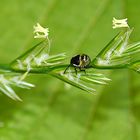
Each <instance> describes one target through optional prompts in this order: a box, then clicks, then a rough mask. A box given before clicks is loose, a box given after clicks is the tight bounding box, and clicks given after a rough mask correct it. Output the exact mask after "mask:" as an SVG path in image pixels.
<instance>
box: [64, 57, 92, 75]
mask: <svg viewBox="0 0 140 140" xmlns="http://www.w3.org/2000/svg"><path fill="white" fill-rule="evenodd" d="M90 62H91V59H90V57H89V56H88V55H86V54H81V55H80V54H78V55H76V56H74V57H72V58H71V60H70V65H68V66H67V68H66V69H65V71H64V74H65V73H66V71H67V70H68V68H69V67H70V66H72V67H74V69H75V73H76V74H77V68H78V69H79V70H80V71H84V72H86V71H85V69H86V68H89V67H90Z"/></svg>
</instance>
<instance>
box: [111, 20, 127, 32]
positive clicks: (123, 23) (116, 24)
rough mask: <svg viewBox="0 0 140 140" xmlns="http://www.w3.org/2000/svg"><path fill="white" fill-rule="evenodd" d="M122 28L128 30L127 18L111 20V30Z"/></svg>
mask: <svg viewBox="0 0 140 140" xmlns="http://www.w3.org/2000/svg"><path fill="white" fill-rule="evenodd" d="M122 27H126V28H129V25H128V23H127V18H125V19H116V18H113V20H112V28H113V29H115V28H122Z"/></svg>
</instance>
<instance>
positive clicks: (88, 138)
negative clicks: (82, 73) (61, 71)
mask: <svg viewBox="0 0 140 140" xmlns="http://www.w3.org/2000/svg"><path fill="white" fill-rule="evenodd" d="M139 4H140V1H138V0H133V1H132V0H124V1H121V0H117V1H113V0H98V1H93V0H76V1H75V0H71V1H70V0H69V1H66V0H61V1H58V0H39V1H37V0H36V1H33V0H29V1H25V0H11V1H8V0H5V1H4V0H2V1H1V4H0V9H1V10H0V11H1V12H0V19H1V23H0V31H1V39H0V47H1V48H0V50H1V51H0V62H1V63H9V62H11V61H12V60H13V59H15V58H16V57H17V56H19V54H22V53H23V51H24V50H27V49H28V48H29V47H31V46H32V42H33V39H32V38H33V35H32V27H33V25H34V24H35V23H36V22H40V23H41V24H42V25H44V26H46V27H49V28H50V34H51V39H52V53H60V52H67V53H68V54H69V56H68V59H67V63H68V62H69V58H71V56H73V55H74V54H77V53H81V52H84V53H86V54H88V55H89V56H90V57H91V58H94V57H95V56H96V55H97V53H99V51H100V50H101V49H102V48H103V47H104V46H105V45H106V44H107V43H108V42H109V41H110V39H111V38H112V37H113V36H114V35H115V34H116V31H114V30H112V28H111V24H112V23H111V21H112V17H116V18H124V17H127V18H128V21H129V25H130V26H131V27H134V32H133V34H132V37H131V40H132V41H138V40H140V37H139V34H140V26H139V18H138V17H139V15H140V11H139ZM108 76H109V77H111V78H112V83H111V84H110V85H109V86H102V87H100V89H99V90H98V91H97V95H91V94H87V93H85V92H83V91H81V90H79V89H76V88H74V87H71V88H70V89H65V88H64V83H63V82H62V81H59V80H57V79H56V78H52V77H50V76H48V75H38V76H35V75H33V76H31V77H30V78H28V81H29V82H32V83H34V84H36V87H35V88H33V89H32V90H29V91H28V90H26V89H24V90H23V89H22V90H21V89H18V88H17V89H16V91H17V93H19V94H20V96H21V97H22V99H23V102H15V101H12V100H11V99H9V98H8V97H6V96H4V95H2V96H0V140H17V139H18V140H25V139H27V140H32V139H33V140H39V139H40V140H56V139H57V140H63V139H64V140H65V139H67V140H93V139H96V140H103V139H104V140H124V139H127V140H138V139H140V110H139V108H140V86H139V83H140V80H139V76H140V75H138V74H137V73H134V72H132V71H128V70H121V71H118V70H117V71H115V70H114V71H110V73H109V75H108ZM24 93H25V94H24Z"/></svg>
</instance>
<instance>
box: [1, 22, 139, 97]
mask: <svg viewBox="0 0 140 140" xmlns="http://www.w3.org/2000/svg"><path fill="white" fill-rule="evenodd" d="M113 21H114V22H113V27H114V28H119V27H126V28H125V29H123V30H122V31H121V32H120V33H118V34H117V35H116V36H115V37H114V38H113V39H112V40H111V41H110V42H109V43H108V44H107V45H106V46H105V47H104V48H103V49H102V50H101V52H100V53H99V54H98V55H97V56H96V57H95V58H94V59H93V60H92V61H91V65H90V66H91V67H89V68H87V69H86V73H83V72H78V74H76V73H75V71H74V69H73V68H71V67H70V68H69V69H68V71H67V73H66V74H64V73H63V72H64V70H65V68H66V67H67V65H68V64H67V65H64V64H63V63H64V62H63V61H64V59H66V55H65V53H60V54H56V55H50V41H49V38H48V32H49V31H48V28H43V27H41V26H40V24H37V26H35V27H34V28H35V31H34V33H35V36H34V37H35V38H41V41H40V42H39V43H38V44H37V45H35V46H34V47H33V48H31V49H30V50H28V51H26V52H25V53H24V54H22V55H21V56H19V57H18V58H16V59H15V60H14V61H12V62H11V63H10V64H9V65H0V90H1V91H2V92H3V93H4V94H6V95H7V96H9V97H10V98H12V99H14V100H21V99H20V98H19V97H18V96H17V95H16V93H15V91H14V90H13V89H12V86H18V87H21V88H28V89H29V88H31V87H34V85H33V84H30V83H27V82H25V81H23V80H24V79H25V77H26V76H27V75H28V74H31V73H36V74H38V73H42V74H49V75H52V76H54V77H56V78H58V79H60V80H62V81H64V82H66V83H68V84H70V85H72V86H75V87H77V88H79V89H82V90H84V91H87V92H89V93H94V92H95V88H96V87H95V88H94V87H93V85H104V84H107V83H108V82H109V81H110V79H109V78H107V77H105V76H104V74H102V73H97V69H123V68H128V69H132V70H134V71H136V72H140V58H139V56H138V53H139V52H140V42H135V43H129V38H130V34H131V33H132V31H133V29H131V28H129V27H128V25H127V24H126V19H125V20H116V19H113ZM42 38H43V40H42Z"/></svg>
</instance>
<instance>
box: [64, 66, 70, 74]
mask: <svg viewBox="0 0 140 140" xmlns="http://www.w3.org/2000/svg"><path fill="white" fill-rule="evenodd" d="M69 67H70V65H68V66H67V67H66V69H65V71H64V72H63V74H65V73H66V71H67V70H68V68H69Z"/></svg>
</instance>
